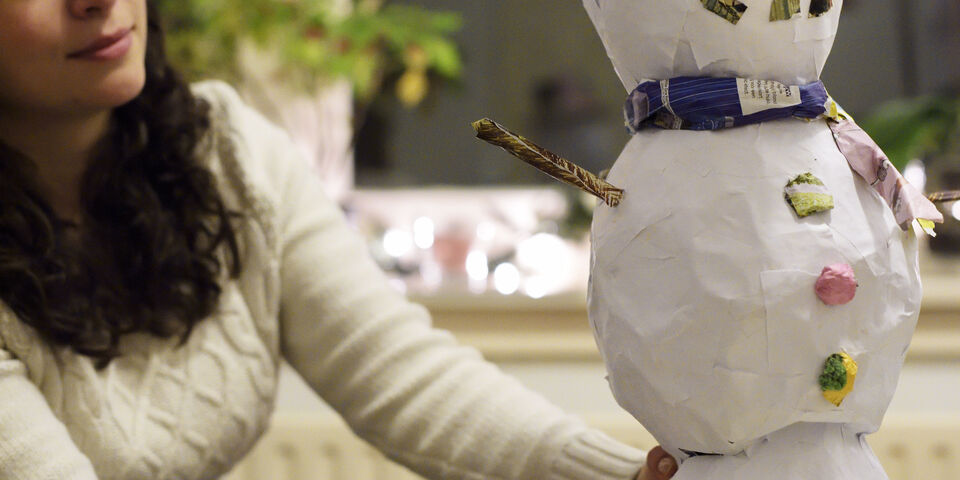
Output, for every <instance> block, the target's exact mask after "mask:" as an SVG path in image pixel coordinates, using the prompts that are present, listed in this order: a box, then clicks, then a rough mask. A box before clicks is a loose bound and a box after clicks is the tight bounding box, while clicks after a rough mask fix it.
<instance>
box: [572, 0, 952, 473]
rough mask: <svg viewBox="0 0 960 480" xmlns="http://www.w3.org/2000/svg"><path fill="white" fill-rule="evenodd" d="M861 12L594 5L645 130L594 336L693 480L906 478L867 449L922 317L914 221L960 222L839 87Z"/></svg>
mask: <svg viewBox="0 0 960 480" xmlns="http://www.w3.org/2000/svg"><path fill="white" fill-rule="evenodd" d="M842 3H843V2H842V0H832V1H831V0H739V1H738V0H584V4H585V6H586V8H587V11H588V13H589V14H590V17H591V19H592V21H593V23H594V25H595V26H596V28H597V31H598V32H599V34H600V36H601V38H602V40H603V43H604V46H605V47H606V49H607V52H608V54H609V56H610V58H611V60H612V62H613V65H614V67H615V69H616V72H617V74H618V76H619V77H620V79H621V80H622V82H623V84H624V86H625V87H626V89H627V91H628V92H630V95H629V97H628V100H627V103H626V108H625V111H626V115H627V125H628V128H629V129H630V130H631V131H632V132H635V133H634V135H633V137H632V139H631V140H630V142H629V143H628V144H627V146H626V147H625V150H624V151H623V153H622V154H621V156H620V157H619V159H618V160H617V162H616V164H615V165H614V166H613V168H612V170H611V171H610V173H609V175H608V177H607V180H608V181H609V182H610V183H611V184H613V185H616V186H617V187H620V188H622V189H623V190H624V192H625V193H624V197H623V199H622V201H621V203H620V204H619V206H616V207H610V206H604V205H601V206H599V207H598V208H597V210H596V211H595V214H594V222H593V227H592V259H591V279H590V285H589V302H588V303H589V316H590V323H591V325H592V327H593V328H594V333H595V336H596V340H597V344H598V347H599V349H600V351H601V354H602V357H603V360H604V362H605V364H606V367H607V371H608V374H609V375H608V379H609V383H610V386H611V389H612V391H613V394H614V396H615V398H616V399H617V401H618V403H619V404H620V405H621V406H622V407H623V408H625V409H626V410H627V411H629V412H630V413H631V414H632V415H633V416H635V417H636V418H637V419H638V420H639V421H640V422H641V423H642V424H643V425H644V426H645V427H646V428H647V429H648V430H649V431H650V432H651V433H652V434H653V435H654V436H655V437H656V439H657V440H658V441H659V442H660V443H661V444H662V445H663V446H664V448H665V449H666V450H667V451H668V452H670V453H671V454H673V455H674V456H675V457H677V458H678V459H680V460H681V462H682V463H681V467H680V470H679V472H678V473H677V475H676V476H675V477H674V478H675V479H677V480H686V479H698V480H711V479H747V480H750V479H777V480H800V479H804V480H812V479H817V480H833V479H836V480H840V479H843V480H854V479H862V480H874V479H885V478H887V477H886V475H885V473H884V472H883V469H882V468H881V466H880V464H879V462H878V461H877V459H876V457H875V456H874V454H873V453H872V452H871V450H870V447H869V446H868V445H867V442H866V441H865V435H866V434H868V433H871V432H874V431H876V430H877V429H878V428H879V426H880V424H881V421H882V419H883V416H884V412H885V410H886V408H887V406H888V404H889V402H890V399H891V397H892V395H893V393H894V390H895V388H896V385H897V380H898V376H899V372H900V369H901V366H902V364H903V360H904V356H905V353H906V350H907V346H908V344H909V341H910V338H911V335H912V333H913V330H914V327H915V324H916V320H917V316H918V313H919V308H920V299H921V286H920V277H919V272H918V266H917V239H916V236H915V234H914V232H915V229H914V228H912V227H913V225H914V221H915V220H918V219H919V220H920V221H921V222H923V224H924V225H927V224H928V223H929V222H928V221H942V217H941V216H940V214H939V213H938V212H937V211H936V209H935V208H934V207H933V205H932V204H930V203H929V202H928V201H927V200H926V199H925V198H923V197H922V196H921V195H920V194H919V192H917V191H916V190H915V189H913V188H912V187H910V186H909V184H907V183H906V182H905V181H904V180H903V178H902V177H901V176H900V175H899V173H897V172H896V169H894V168H893V167H892V165H890V164H889V162H888V161H887V160H886V158H885V157H884V156H883V154H882V152H880V150H879V148H877V147H876V145H875V144H874V143H873V142H872V141H871V140H870V139H869V137H867V136H866V134H865V133H863V131H862V130H860V129H859V127H857V126H856V124H855V123H853V122H852V120H850V119H849V117H848V116H846V115H845V114H844V113H843V112H842V110H839V109H838V108H837V107H836V105H835V104H834V103H832V101H831V100H830V99H829V97H828V96H827V95H826V91H825V90H824V88H823V85H822V84H821V83H819V77H820V72H821V70H822V68H823V65H824V63H825V62H826V59H827V56H828V54H829V52H830V49H831V47H832V44H833V40H834V36H835V34H836V31H837V26H838V22H839V18H840V11H841V8H842ZM797 117H801V118H797Z"/></svg>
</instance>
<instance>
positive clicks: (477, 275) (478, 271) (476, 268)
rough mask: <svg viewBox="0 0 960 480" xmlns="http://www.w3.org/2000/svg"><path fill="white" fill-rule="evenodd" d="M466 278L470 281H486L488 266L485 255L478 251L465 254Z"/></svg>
mask: <svg viewBox="0 0 960 480" xmlns="http://www.w3.org/2000/svg"><path fill="white" fill-rule="evenodd" d="M465 267H466V270H467V276H469V277H470V279H471V280H483V281H486V279H487V277H488V276H490V266H489V265H488V264H487V254H486V253H484V252H481V251H479V250H472V251H471V252H470V253H468V254H467V261H466V265H465Z"/></svg>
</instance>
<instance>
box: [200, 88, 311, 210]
mask: <svg viewBox="0 0 960 480" xmlns="http://www.w3.org/2000/svg"><path fill="white" fill-rule="evenodd" d="M191 88H192V90H193V93H194V95H196V96H197V98H199V99H201V100H203V101H205V102H206V103H207V104H209V106H210V120H211V130H210V135H211V140H212V141H211V142H210V147H211V149H212V152H211V153H212V155H211V156H212V157H213V158H211V159H210V160H211V163H212V164H211V168H212V169H213V170H214V172H215V173H216V174H218V175H221V176H225V177H228V178H233V179H234V182H233V183H237V182H239V184H238V185H235V187H239V188H242V189H244V190H255V191H258V192H257V193H259V194H261V195H266V196H268V197H273V198H276V197H277V196H279V195H281V194H282V193H283V192H282V189H283V187H282V185H283V184H284V183H285V181H286V179H287V178H288V177H289V176H290V175H291V174H295V172H296V170H297V169H298V168H300V167H301V165H300V163H301V161H300V159H299V153H298V152H297V149H296V147H295V146H294V144H293V141H292V140H291V139H290V136H289V135H288V134H287V132H286V131H285V130H283V129H282V128H280V127H279V126H277V125H275V124H274V123H272V122H271V121H270V120H268V119H267V118H266V117H264V116H263V115H262V114H260V112H258V111H257V110H256V109H254V108H253V107H252V106H250V105H249V104H247V103H246V102H245V101H244V100H243V98H242V97H241V95H240V94H239V93H238V92H237V90H236V89H234V88H233V87H232V86H231V85H229V84H227V83H226V82H223V81H219V80H208V81H203V82H199V83H195V84H193V85H191ZM248 193H250V192H248Z"/></svg>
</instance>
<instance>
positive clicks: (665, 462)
mask: <svg viewBox="0 0 960 480" xmlns="http://www.w3.org/2000/svg"><path fill="white" fill-rule="evenodd" d="M647 465H648V466H649V468H650V478H652V479H655V480H667V479H669V478H670V477H672V476H673V474H675V473H677V469H678V467H677V461H676V460H674V458H673V457H672V456H670V454H669V453H667V452H666V451H665V450H664V449H663V448H661V447H659V446H657V447H654V448H653V449H652V450H650V452H649V453H647Z"/></svg>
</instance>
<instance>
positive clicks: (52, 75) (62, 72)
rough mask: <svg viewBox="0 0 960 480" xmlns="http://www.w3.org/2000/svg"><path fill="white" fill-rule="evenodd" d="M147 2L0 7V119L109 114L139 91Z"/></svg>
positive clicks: (48, 1)
mask: <svg viewBox="0 0 960 480" xmlns="http://www.w3.org/2000/svg"><path fill="white" fill-rule="evenodd" d="M146 20H147V13H146V0H0V115H3V114H4V113H5V112H6V113H16V112H18V111H19V112H29V113H31V114H36V113H49V114H68V115H69V114H84V113H89V112H97V111H102V110H105V109H112V108H114V107H117V106H120V105H122V104H124V103H126V102H128V101H130V100H132V99H133V98H134V97H136V96H137V95H138V94H139V93H140V90H141V89H142V88H143V84H144V79H145V72H144V54H145V51H146V40H147V22H146Z"/></svg>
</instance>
